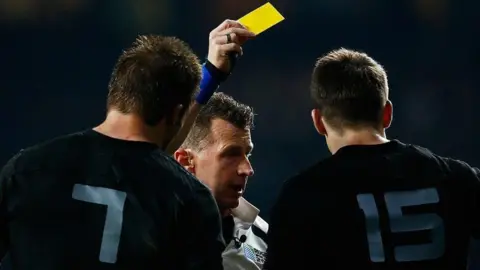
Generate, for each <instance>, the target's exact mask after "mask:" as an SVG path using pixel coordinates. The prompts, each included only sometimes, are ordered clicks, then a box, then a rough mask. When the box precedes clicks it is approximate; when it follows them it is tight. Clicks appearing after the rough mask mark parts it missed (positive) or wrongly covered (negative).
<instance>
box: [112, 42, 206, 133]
mask: <svg viewBox="0 0 480 270" xmlns="http://www.w3.org/2000/svg"><path fill="white" fill-rule="evenodd" d="M201 72H202V71H201V65H200V61H199V59H198V57H197V56H196V55H195V53H194V52H193V51H192V49H191V48H190V47H189V46H188V45H187V44H186V43H185V42H183V41H182V40H180V39H178V38H175V37H165V36H158V35H144V36H139V37H138V38H137V39H136V41H135V42H134V43H133V44H132V46H131V47H130V48H128V49H126V50H125V51H124V52H123V53H122V54H121V55H120V57H119V58H118V61H117V63H116V65H115V67H114V69H113V72H112V75H111V79H110V83H109V91H108V98H107V108H108V110H112V109H115V110H118V111H120V112H122V113H135V114H138V115H140V116H141V117H142V118H143V119H144V121H145V123H146V124H148V125H155V124H158V122H160V120H162V119H163V118H164V117H166V116H170V115H171V114H172V112H173V111H174V108H175V107H176V106H178V105H179V104H181V105H184V108H187V106H188V105H189V103H190V102H191V100H192V96H193V94H194V92H195V91H196V90H197V89H198V86H199V83H200V79H201Z"/></svg>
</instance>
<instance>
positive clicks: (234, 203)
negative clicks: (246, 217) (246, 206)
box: [222, 198, 240, 209]
mask: <svg viewBox="0 0 480 270" xmlns="http://www.w3.org/2000/svg"><path fill="white" fill-rule="evenodd" d="M239 203H240V201H239V198H228V199H225V200H223V203H222V206H223V207H224V208H225V209H234V208H237V207H238V204H239Z"/></svg>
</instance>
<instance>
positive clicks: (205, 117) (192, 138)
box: [182, 92, 254, 151]
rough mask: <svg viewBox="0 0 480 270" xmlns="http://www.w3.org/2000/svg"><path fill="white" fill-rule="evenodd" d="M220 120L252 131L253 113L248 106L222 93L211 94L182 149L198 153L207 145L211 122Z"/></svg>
mask: <svg viewBox="0 0 480 270" xmlns="http://www.w3.org/2000/svg"><path fill="white" fill-rule="evenodd" d="M214 119H222V120H225V121H227V122H229V123H231V124H232V125H234V126H235V127H237V128H240V129H253V125H254V124H253V120H254V113H253V109H252V108H251V107H250V106H247V105H245V104H243V103H240V102H238V101H236V100H235V99H233V98H232V97H231V96H229V95H226V94H224V93H222V92H218V93H215V94H213V96H212V97H211V98H210V100H209V101H208V103H207V104H206V105H205V106H203V107H202V109H201V110H200V112H199V114H198V116H197V119H196V120H195V123H194V125H193V127H192V129H191V130H190V133H189V134H188V136H187V138H186V139H185V141H184V142H183V145H182V147H183V148H190V149H194V150H197V151H200V150H202V149H203V147H205V146H206V145H208V143H209V140H208V138H209V135H210V133H211V125H212V120H214Z"/></svg>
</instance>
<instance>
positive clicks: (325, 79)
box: [310, 48, 388, 129]
mask: <svg viewBox="0 0 480 270" xmlns="http://www.w3.org/2000/svg"><path fill="white" fill-rule="evenodd" d="M310 91H311V96H312V99H313V102H314V106H315V107H316V108H317V109H319V110H320V112H321V114H322V116H323V117H324V119H325V120H326V121H327V123H328V124H330V125H331V126H332V127H333V128H336V129H342V128H344V127H350V128H356V127H362V126H372V127H375V128H377V127H378V126H379V125H381V123H382V114H383V108H384V106H385V104H386V102H387V100H388V80H387V74H386V72H385V70H384V69H383V67H382V66H381V65H380V64H379V63H377V62H376V61H375V60H374V59H372V58H371V57H370V56H368V55H367V54H365V53H362V52H358V51H353V50H348V49H344V48H341V49H338V50H334V51H332V52H329V53H328V54H326V55H325V56H322V57H320V58H319V59H318V60H317V62H316V64H315V68H314V70H313V74H312V80H311V88H310Z"/></svg>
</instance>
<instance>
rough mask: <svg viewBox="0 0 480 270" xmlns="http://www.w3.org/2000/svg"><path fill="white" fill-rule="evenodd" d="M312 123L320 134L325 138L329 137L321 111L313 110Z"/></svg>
mask: <svg viewBox="0 0 480 270" xmlns="http://www.w3.org/2000/svg"><path fill="white" fill-rule="evenodd" d="M312 121H313V126H314V127H315V129H316V130H317V132H318V133H320V134H321V135H324V136H325V135H327V130H326V129H325V124H324V123H323V121H322V114H321V113H320V110H319V109H313V110H312Z"/></svg>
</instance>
